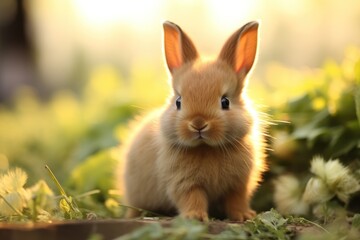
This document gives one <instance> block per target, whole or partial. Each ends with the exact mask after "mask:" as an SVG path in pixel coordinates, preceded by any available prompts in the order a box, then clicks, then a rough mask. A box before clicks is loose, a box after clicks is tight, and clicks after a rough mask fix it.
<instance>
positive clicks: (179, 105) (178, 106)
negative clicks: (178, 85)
mask: <svg viewBox="0 0 360 240" xmlns="http://www.w3.org/2000/svg"><path fill="white" fill-rule="evenodd" d="M175 104H176V108H177V110H180V109H181V97H178V98H177V99H176V102H175Z"/></svg>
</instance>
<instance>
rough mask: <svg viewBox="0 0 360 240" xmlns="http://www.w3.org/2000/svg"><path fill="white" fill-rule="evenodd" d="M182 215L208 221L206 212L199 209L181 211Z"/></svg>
mask: <svg viewBox="0 0 360 240" xmlns="http://www.w3.org/2000/svg"><path fill="white" fill-rule="evenodd" d="M181 216H182V217H184V218H189V219H196V220H199V221H202V222H207V221H209V217H208V214H207V212H204V211H200V210H190V211H188V212H185V213H182V214H181Z"/></svg>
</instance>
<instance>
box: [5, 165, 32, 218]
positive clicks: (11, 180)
mask: <svg viewBox="0 0 360 240" xmlns="http://www.w3.org/2000/svg"><path fill="white" fill-rule="evenodd" d="M26 180H27V174H26V173H25V172H24V171H23V170H21V169H20V168H15V169H14V170H8V171H7V173H5V174H3V175H1V176H0V214H1V215H4V216H9V215H12V214H16V213H17V211H19V212H21V211H22V209H23V207H24V205H25V198H26V191H25V189H24V185H25V183H26Z"/></svg>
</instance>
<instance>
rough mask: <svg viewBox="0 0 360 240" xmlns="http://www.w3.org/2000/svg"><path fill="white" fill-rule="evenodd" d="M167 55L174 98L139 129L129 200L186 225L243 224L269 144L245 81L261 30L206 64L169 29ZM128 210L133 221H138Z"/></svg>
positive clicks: (129, 151)
mask: <svg viewBox="0 0 360 240" xmlns="http://www.w3.org/2000/svg"><path fill="white" fill-rule="evenodd" d="M163 27H164V50H165V57H166V62H167V66H168V68H169V70H170V73H171V77H172V88H173V94H172V96H171V97H170V98H169V101H168V103H167V105H166V106H165V107H164V108H162V109H160V110H158V111H156V112H154V113H153V114H151V115H150V116H148V117H147V118H145V120H144V121H142V124H140V126H139V127H138V128H137V131H135V133H134V135H133V137H132V138H131V140H130V142H129V145H128V146H127V148H126V151H125V152H126V155H125V159H126V162H125V164H126V165H125V179H124V180H125V200H126V203H127V204H128V205H130V206H134V207H137V208H141V209H145V210H149V211H153V212H157V213H162V214H167V215H172V214H176V213H178V214H180V215H181V216H183V217H186V218H194V219H198V220H203V221H206V220H208V216H209V214H210V215H211V216H215V217H227V218H228V219H230V220H234V221H244V220H245V219H249V218H252V217H254V215H255V214H256V213H255V212H254V211H253V210H252V209H251V208H250V203H249V202H250V199H251V196H252V194H253V192H254V190H255V189H256V187H257V185H258V182H259V181H260V180H261V173H262V172H263V171H264V168H265V167H264V157H265V154H264V143H263V134H262V131H261V130H262V129H261V127H260V124H259V122H260V121H259V118H258V116H257V115H256V112H255V111H254V110H253V109H252V108H251V105H250V103H249V101H248V99H247V98H246V96H245V92H244V87H245V85H246V81H245V78H246V76H247V74H248V73H249V71H250V70H251V68H252V65H253V63H254V60H255V56H256V48H257V36H258V23H257V22H249V23H247V24H246V25H244V26H243V27H242V28H240V29H239V30H238V31H236V32H235V33H234V34H233V35H232V36H231V37H230V38H229V39H228V40H227V42H226V43H225V45H224V47H223V48H222V50H221V52H220V55H219V56H218V58H217V59H216V60H215V61H211V62H202V61H201V60H200V59H199V58H198V53H197V51H196V49H195V47H194V44H193V43H192V41H191V40H190V39H189V37H188V36H187V35H186V34H185V33H184V32H183V31H182V30H181V28H180V27H178V26H177V25H176V24H174V23H171V22H165V23H164V24H163ZM139 214H140V213H139V212H138V211H136V210H134V209H129V210H128V213H127V216H128V217H136V216H139Z"/></svg>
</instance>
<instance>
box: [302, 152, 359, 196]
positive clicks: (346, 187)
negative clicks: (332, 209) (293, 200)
mask: <svg viewBox="0 0 360 240" xmlns="http://www.w3.org/2000/svg"><path fill="white" fill-rule="evenodd" d="M310 171H311V172H312V173H313V174H314V175H315V177H312V178H311V179H310V180H309V182H308V183H307V185H306V189H305V193H304V196H303V199H304V200H305V201H306V202H308V203H321V202H326V201H328V200H330V199H331V198H333V197H335V196H337V197H338V198H339V199H340V200H341V201H343V202H345V203H346V202H348V200H349V198H350V194H352V193H355V192H357V191H359V190H360V184H359V182H358V181H357V180H356V178H355V177H354V176H353V175H351V173H350V171H349V169H348V168H346V167H344V166H343V165H342V164H341V163H340V161H339V160H338V159H336V160H329V161H328V162H325V161H324V159H323V158H321V157H314V159H313V160H312V162H311V168H310Z"/></svg>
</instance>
